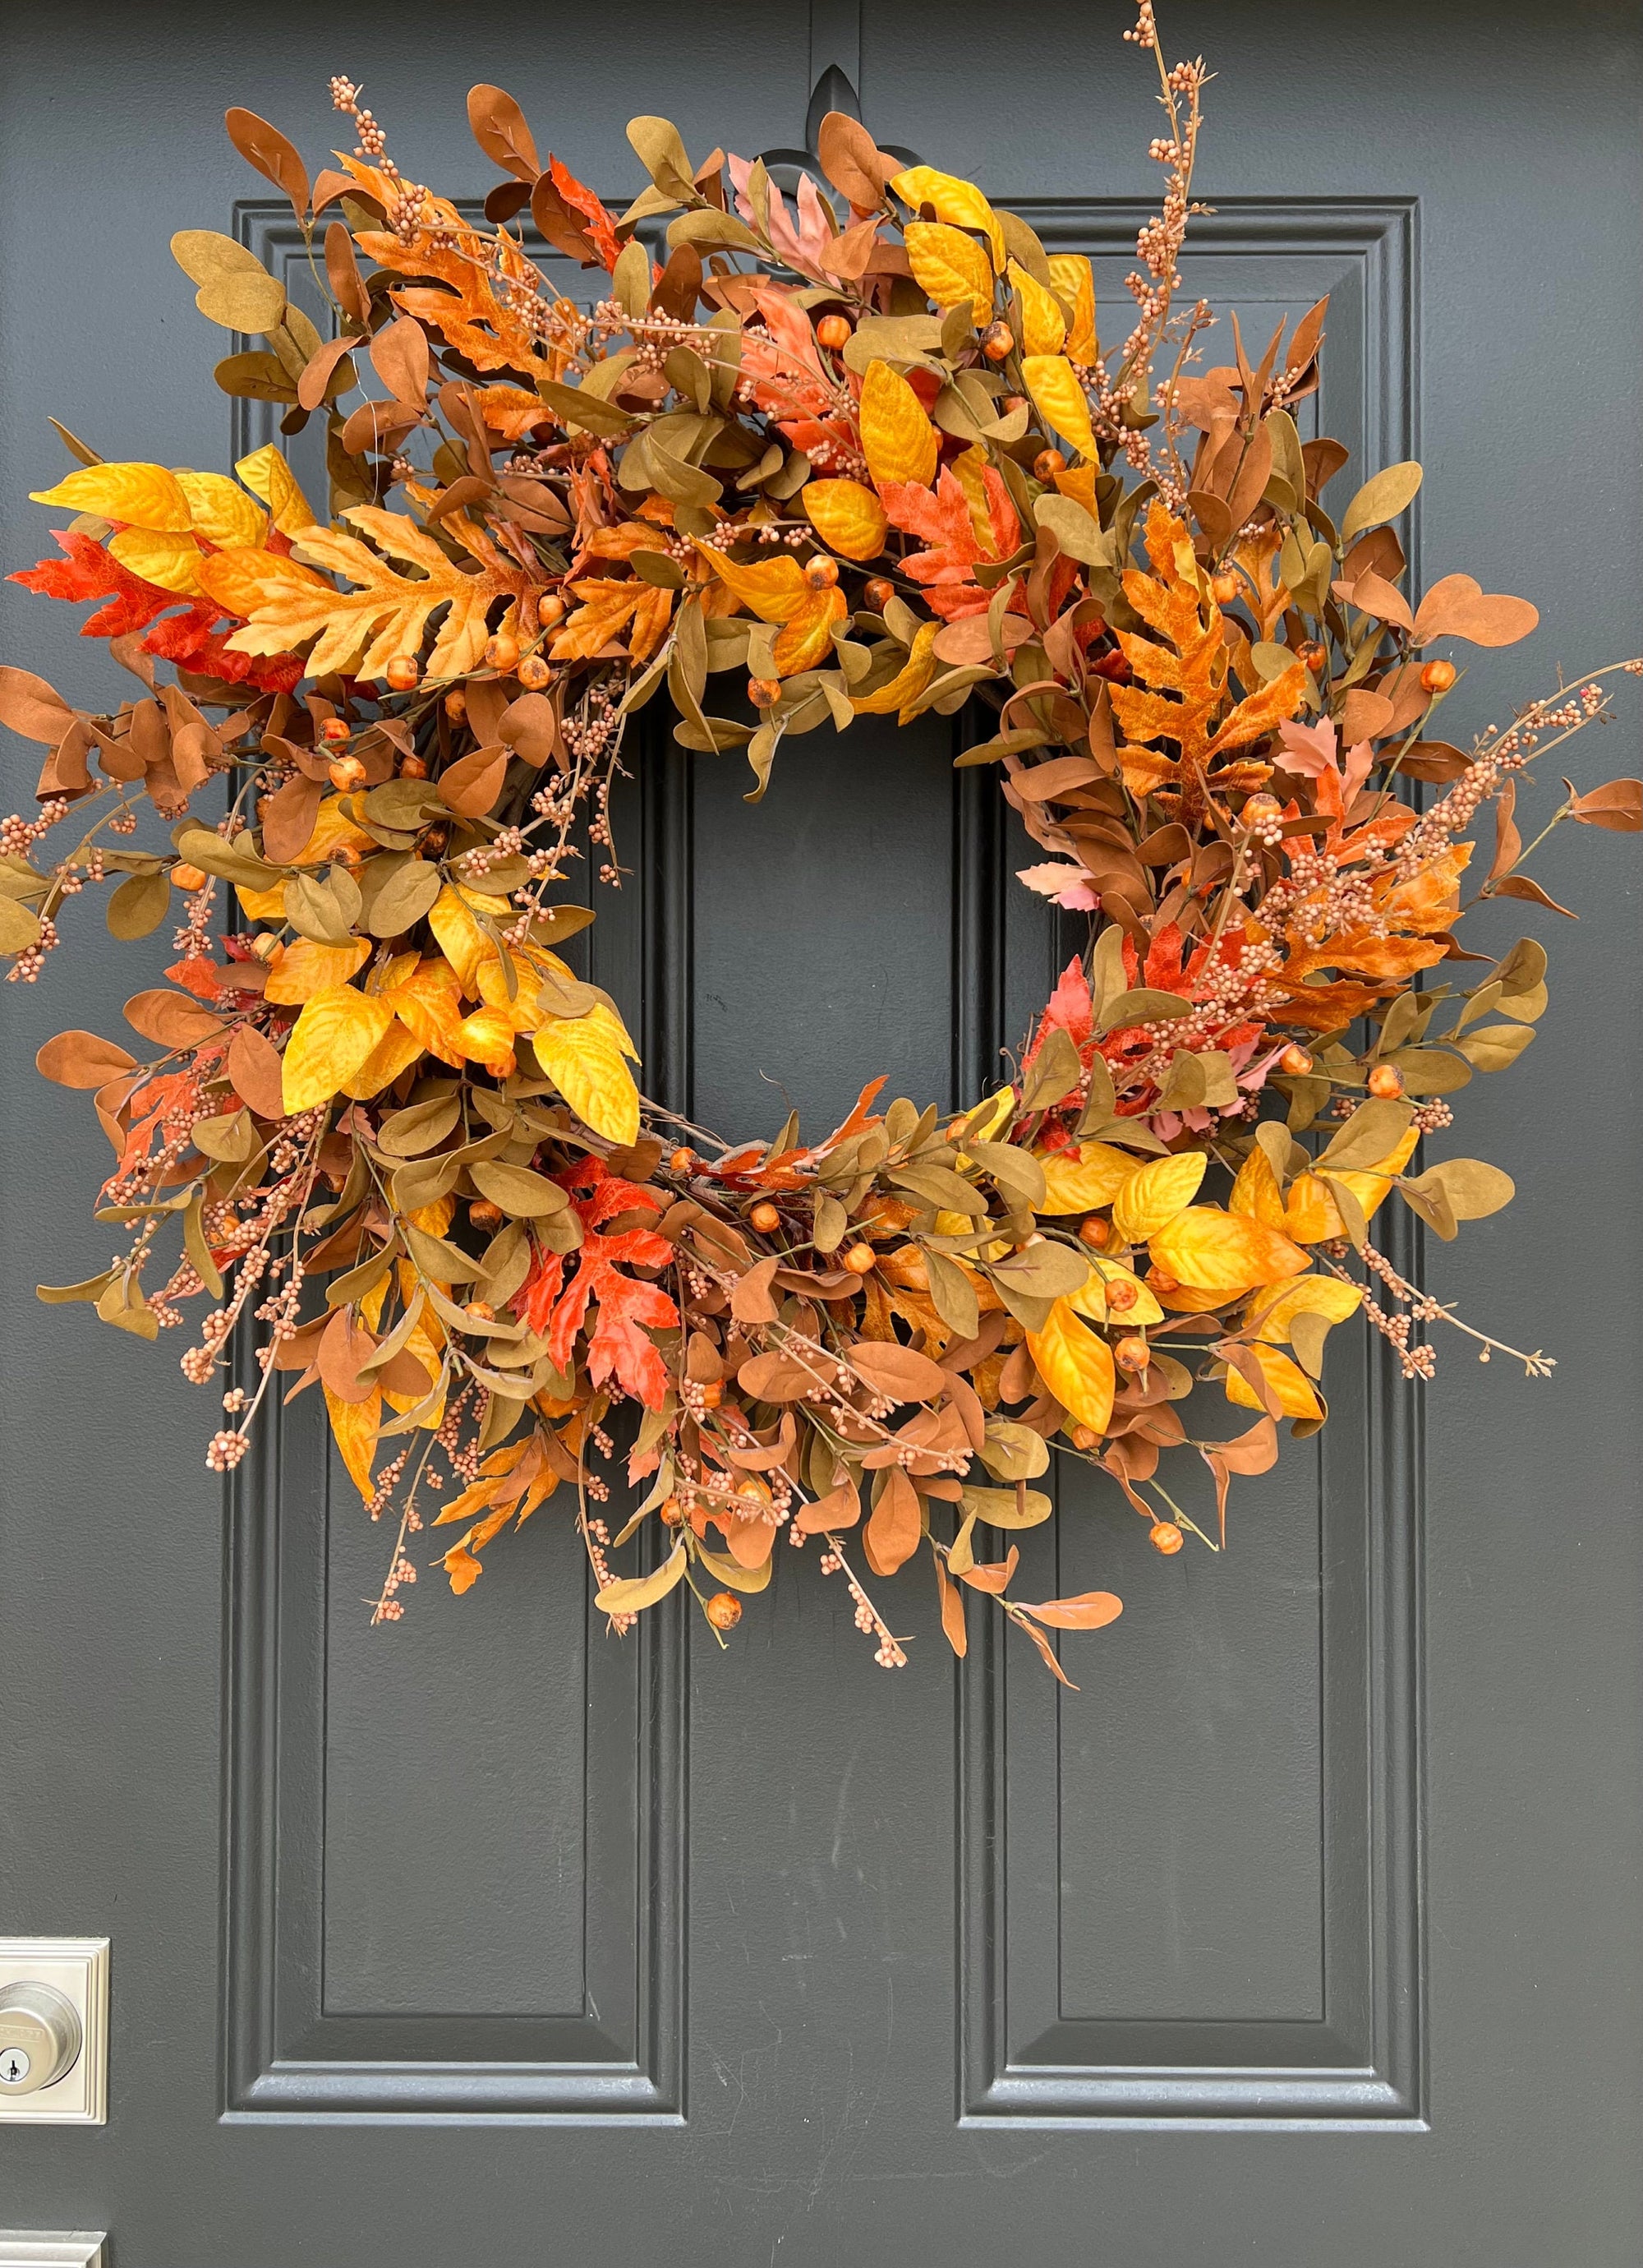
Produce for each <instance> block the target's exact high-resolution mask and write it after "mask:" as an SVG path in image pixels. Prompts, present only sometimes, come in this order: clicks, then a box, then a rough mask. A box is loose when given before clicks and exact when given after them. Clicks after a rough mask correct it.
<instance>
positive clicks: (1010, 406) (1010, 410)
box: [999, 394, 1027, 417]
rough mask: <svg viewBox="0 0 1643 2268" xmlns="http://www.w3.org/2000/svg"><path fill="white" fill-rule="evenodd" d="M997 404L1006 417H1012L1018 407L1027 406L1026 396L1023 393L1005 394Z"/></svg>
mask: <svg viewBox="0 0 1643 2268" xmlns="http://www.w3.org/2000/svg"><path fill="white" fill-rule="evenodd" d="M999 406H1000V408H1001V409H1002V411H1003V413H1004V415H1005V416H1006V417H1013V416H1015V415H1016V411H1017V410H1018V409H1025V408H1026V407H1027V397H1026V395H1025V394H1006V395H1005V396H1004V399H1003V401H1001V403H1000V405H999Z"/></svg>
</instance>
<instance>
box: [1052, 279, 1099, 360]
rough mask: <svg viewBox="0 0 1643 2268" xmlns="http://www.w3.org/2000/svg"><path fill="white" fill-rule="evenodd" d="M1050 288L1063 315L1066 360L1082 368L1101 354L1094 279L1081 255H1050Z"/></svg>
mask: <svg viewBox="0 0 1643 2268" xmlns="http://www.w3.org/2000/svg"><path fill="white" fill-rule="evenodd" d="M1050 286H1051V289H1052V290H1053V291H1054V293H1055V296H1056V298H1058V299H1059V300H1060V302H1061V305H1062V306H1063V307H1064V308H1065V309H1066V311H1067V346H1066V352H1067V357H1068V359H1069V360H1070V361H1072V362H1076V363H1082V364H1083V365H1085V366H1086V367H1088V366H1089V364H1091V363H1093V362H1095V361H1096V360H1097V358H1098V357H1099V355H1100V352H1101V349H1100V346H1099V344H1098V343H1097V338H1096V278H1095V272H1094V270H1093V269H1091V267H1090V265H1089V261H1088V259H1086V257H1085V256H1084V254H1082V252H1053V253H1052V254H1050Z"/></svg>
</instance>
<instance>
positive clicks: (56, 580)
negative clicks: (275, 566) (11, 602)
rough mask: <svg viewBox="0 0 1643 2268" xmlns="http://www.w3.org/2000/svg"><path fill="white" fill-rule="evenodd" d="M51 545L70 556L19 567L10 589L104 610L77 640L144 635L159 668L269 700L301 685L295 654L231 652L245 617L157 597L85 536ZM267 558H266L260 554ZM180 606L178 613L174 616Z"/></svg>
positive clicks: (211, 603) (64, 535) (57, 536)
mask: <svg viewBox="0 0 1643 2268" xmlns="http://www.w3.org/2000/svg"><path fill="white" fill-rule="evenodd" d="M52 541H54V542H55V543H57V544H60V545H61V546H62V549H63V551H64V552H65V553H66V554H67V555H68V556H66V558H62V559H42V560H41V561H40V563H39V564H38V565H37V566H33V567H23V568H19V569H18V571H17V572H16V573H15V574H14V575H8V576H7V578H6V580H7V581H8V582H9V583H21V584H22V585H23V587H24V589H25V590H27V591H38V592H40V593H41V595H42V596H44V597H46V598H48V599H64V600H68V601H69V602H70V604H74V603H77V602H79V601H82V600H86V599H100V600H103V601H104V603H103V604H102V605H101V606H100V607H99V608H98V609H97V611H96V613H95V614H93V615H88V616H87V617H86V619H85V621H84V622H82V623H81V625H80V636H81V637H105V638H115V637H130V636H131V635H132V634H133V633H134V632H135V631H137V630H146V631H147V633H148V635H147V636H146V637H144V638H143V652H145V653H151V654H153V655H155V656H156V657H157V658H158V659H160V660H162V661H174V662H177V663H179V664H180V666H182V667H183V668H185V669H191V670H194V672H196V673H197V674H199V675H201V676H210V677H217V678H221V679H222V680H223V681H224V682H225V683H227V684H230V685H255V686H258V687H260V688H261V689H263V690H264V691H267V692H270V693H290V692H292V691H294V690H295V689H296V687H297V685H298V684H299V683H300V682H301V681H302V675H303V662H302V659H301V657H300V655H297V654H292V653H277V654H274V655H272V656H270V657H268V658H266V659H258V658H256V657H254V656H253V655H251V654H247V653H236V652H231V651H230V648H229V635H230V630H228V629H222V628H219V627H218V625H219V624H222V623H224V622H226V623H227V624H228V625H229V626H230V629H238V626H239V624H240V622H241V620H242V617H241V616H239V615H231V614H227V613H225V611H224V608H222V607H221V606H220V605H219V604H218V603H217V602H216V600H214V599H194V600H192V601H190V602H189V603H188V604H187V605H186V606H184V605H182V601H181V599H180V594H179V593H177V592H175V591H165V590H162V589H161V587H160V585H158V583H149V582H145V581H144V580H143V577H142V576H140V575H134V574H133V573H132V571H131V570H130V569H129V568H128V567H123V566H121V563H120V562H119V560H118V559H116V558H115V557H114V555H113V554H112V553H111V552H108V551H106V550H105V549H103V546H102V545H101V544H100V543H98V542H96V541H93V539H92V537H91V536H89V535H82V534H75V533H74V532H72V531H70V530H64V531H62V532H59V531H56V530H54V531H53V535H52ZM263 556H268V555H267V554H264V555H263ZM179 607H181V611H180V613H178V612H174V611H172V609H175V608H179Z"/></svg>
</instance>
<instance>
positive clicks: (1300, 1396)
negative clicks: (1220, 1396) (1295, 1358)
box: [1226, 1344, 1324, 1418]
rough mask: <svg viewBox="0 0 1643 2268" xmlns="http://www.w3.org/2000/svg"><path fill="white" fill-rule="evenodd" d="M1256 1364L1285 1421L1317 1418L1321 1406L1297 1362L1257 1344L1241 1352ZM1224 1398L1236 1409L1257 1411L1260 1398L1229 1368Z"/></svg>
mask: <svg viewBox="0 0 1643 2268" xmlns="http://www.w3.org/2000/svg"><path fill="white" fill-rule="evenodd" d="M1244 1351H1245V1352H1246V1353H1247V1354H1251V1355H1253V1356H1254V1358H1255V1359H1256V1361H1257V1362H1258V1364H1259V1365H1260V1368H1261V1375H1262V1377H1263V1378H1264V1379H1265V1381H1266V1383H1267V1385H1268V1387H1269V1388H1271V1390H1272V1392H1273V1394H1275V1395H1277V1397H1278V1402H1279V1406H1280V1408H1281V1410H1283V1413H1284V1415H1285V1417H1286V1418H1321V1417H1322V1416H1323V1415H1324V1404H1323V1403H1321V1402H1320V1401H1319V1400H1318V1398H1317V1395H1316V1393H1314V1391H1313V1388H1312V1381H1311V1380H1310V1379H1309V1377H1308V1376H1307V1374H1306V1373H1305V1371H1303V1370H1302V1368H1301V1366H1300V1365H1299V1364H1298V1363H1294V1362H1291V1361H1290V1359H1289V1358H1288V1356H1287V1354H1280V1352H1279V1351H1278V1349H1277V1348H1276V1347H1273V1346H1262V1345H1259V1344H1257V1345H1254V1346H1251V1347H1248V1348H1246V1349H1245V1350H1244ZM1226 1387H1227V1399H1228V1401H1229V1402H1236V1403H1237V1404H1238V1406H1239V1408H1240V1409H1243V1410H1258V1409H1259V1408H1260V1406H1261V1403H1260V1397H1259V1396H1258V1395H1257V1393H1256V1391H1255V1388H1253V1387H1252V1386H1251V1384H1250V1382H1249V1381H1248V1380H1247V1379H1246V1378H1243V1377H1241V1376H1240V1375H1239V1373H1237V1372H1236V1370H1231V1369H1229V1371H1228V1373H1227V1378H1226Z"/></svg>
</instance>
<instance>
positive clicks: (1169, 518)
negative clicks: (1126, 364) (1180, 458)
mask: <svg viewBox="0 0 1643 2268" xmlns="http://www.w3.org/2000/svg"><path fill="white" fill-rule="evenodd" d="M1185 546H1186V531H1185V528H1184V527H1183V526H1182V524H1181V522H1180V521H1179V520H1178V519H1176V518H1175V517H1174V515H1173V514H1172V513H1171V512H1168V511H1167V510H1166V509H1165V507H1164V506H1163V504H1158V503H1156V502H1155V503H1154V504H1151V505H1150V506H1149V507H1148V513H1147V556H1148V559H1149V560H1150V561H1151V562H1152V564H1153V568H1154V573H1153V574H1151V575H1147V574H1143V573H1142V572H1141V570H1140V569H1139V568H1135V567H1132V568H1129V569H1127V570H1126V572H1125V576H1124V595H1125V597H1126V599H1127V600H1129V602H1130V604H1131V606H1133V608H1134V609H1135V611H1136V613H1137V614H1138V615H1140V616H1141V619H1142V621H1143V622H1146V623H1148V626H1149V627H1150V628H1151V629H1153V630H1156V631H1158V632H1159V633H1160V634H1161V635H1162V636H1163V637H1167V638H1168V639H1169V640H1170V644H1168V645H1162V644H1158V643H1157V641H1156V640H1155V639H1153V638H1148V637H1141V636H1139V635H1138V634H1137V633H1136V632H1134V631H1133V630H1119V632H1118V634H1117V635H1118V640H1119V646H1120V648H1121V649H1122V651H1123V654H1124V659H1126V661H1127V662H1128V663H1129V665H1130V667H1131V669H1132V670H1133V672H1134V674H1135V675H1136V677H1137V678H1138V679H1139V680H1140V681H1141V682H1140V684H1139V685H1115V686H1114V687H1113V688H1112V710H1113V714H1114V715H1115V716H1116V717H1117V718H1118V720H1119V724H1120V725H1122V727H1123V729H1124V731H1125V733H1126V735H1127V738H1128V740H1129V741H1130V743H1131V745H1130V746H1128V747H1124V748H1121V749H1120V750H1119V762H1120V763H1121V764H1122V766H1123V769H1124V781H1125V784H1126V787H1128V788H1129V790H1130V792H1131V793H1132V794H1134V795H1139V796H1148V795H1150V796H1152V797H1153V798H1154V799H1155V800H1156V801H1157V802H1158V803H1159V804H1160V805H1162V806H1163V808H1164V809H1165V810H1166V811H1168V812H1169V813H1170V814H1171V816H1173V817H1177V818H1178V819H1179V820H1180V821H1181V823H1182V824H1183V825H1184V826H1185V827H1186V828H1188V829H1189V830H1190V829H1191V828H1193V827H1195V826H1196V825H1197V823H1198V821H1199V819H1200V818H1201V817H1202V815H1203V811H1204V804H1205V799H1206V797H1207V796H1208V795H1211V794H1214V793H1215V792H1218V791H1219V792H1223V793H1225V792H1233V793H1243V792H1248V791H1249V790H1251V789H1252V788H1257V787H1259V786H1261V785H1262V784H1264V783H1265V780H1266V779H1267V778H1268V777H1269V776H1270V773H1271V770H1272V767H1271V766H1270V765H1268V764H1264V763H1254V762H1242V763H1236V762H1235V763H1222V764H1221V765H1219V766H1218V765H1217V764H1216V762H1215V759H1216V758H1217V757H1218V756H1221V755H1225V754H1226V753H1227V752H1228V751H1229V750H1230V749H1234V748H1244V747H1249V746H1250V744H1251V742H1252V741H1255V740H1260V739H1261V738H1262V737H1263V736H1264V735H1265V733H1269V732H1271V731H1272V730H1273V726H1274V725H1278V724H1280V722H1281V721H1282V720H1283V719H1284V718H1287V717H1293V716H1294V715H1295V711H1296V710H1297V709H1299V708H1300V706H1301V703H1302V699H1303V698H1304V696H1305V694H1306V689H1307V683H1308V673H1307V670H1306V666H1305V665H1304V663H1302V662H1300V661H1294V662H1291V663H1290V665H1289V666H1288V667H1287V669H1285V670H1283V671H1282V672H1280V674H1279V675H1278V676H1277V677H1275V678H1273V681H1272V682H1271V683H1270V684H1269V685H1264V686H1263V687H1262V688H1261V689H1260V691H1259V692H1258V693H1253V694H1251V696H1250V697H1249V698H1248V700H1246V701H1240V702H1239V703H1236V706H1235V707H1234V708H1233V709H1232V710H1231V711H1230V712H1229V714H1228V715H1227V716H1225V717H1224V718H1221V723H1220V724H1219V725H1217V724H1216V723H1215V718H1217V716H1218V715H1219V714H1220V712H1221V710H1222V708H1223V707H1224V706H1225V703H1226V701H1227V649H1226V646H1225V644H1224V643H1223V642H1222V639H1221V610H1220V608H1218V607H1217V606H1216V605H1215V603H1214V600H1213V599H1211V598H1209V597H1207V595H1205V594H1203V593H1200V591H1199V584H1198V579H1197V577H1196V574H1195V572H1194V571H1193V568H1192V564H1191V556H1192V555H1191V552H1190V550H1186V554H1185V556H1186V559H1187V561H1188V564H1187V565H1185V567H1184V566H1183V564H1182V552H1183V550H1184V549H1185ZM1171 696H1173V697H1171ZM1160 740H1170V741H1173V742H1174V743H1175V744H1176V747H1177V748H1178V750H1179V752H1180V753H1179V754H1178V755H1174V756H1171V755H1167V754H1166V753H1165V752H1164V751H1163V749H1161V748H1159V747H1155V746H1154V745H1152V744H1153V743H1155V742H1157V741H1160Z"/></svg>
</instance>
